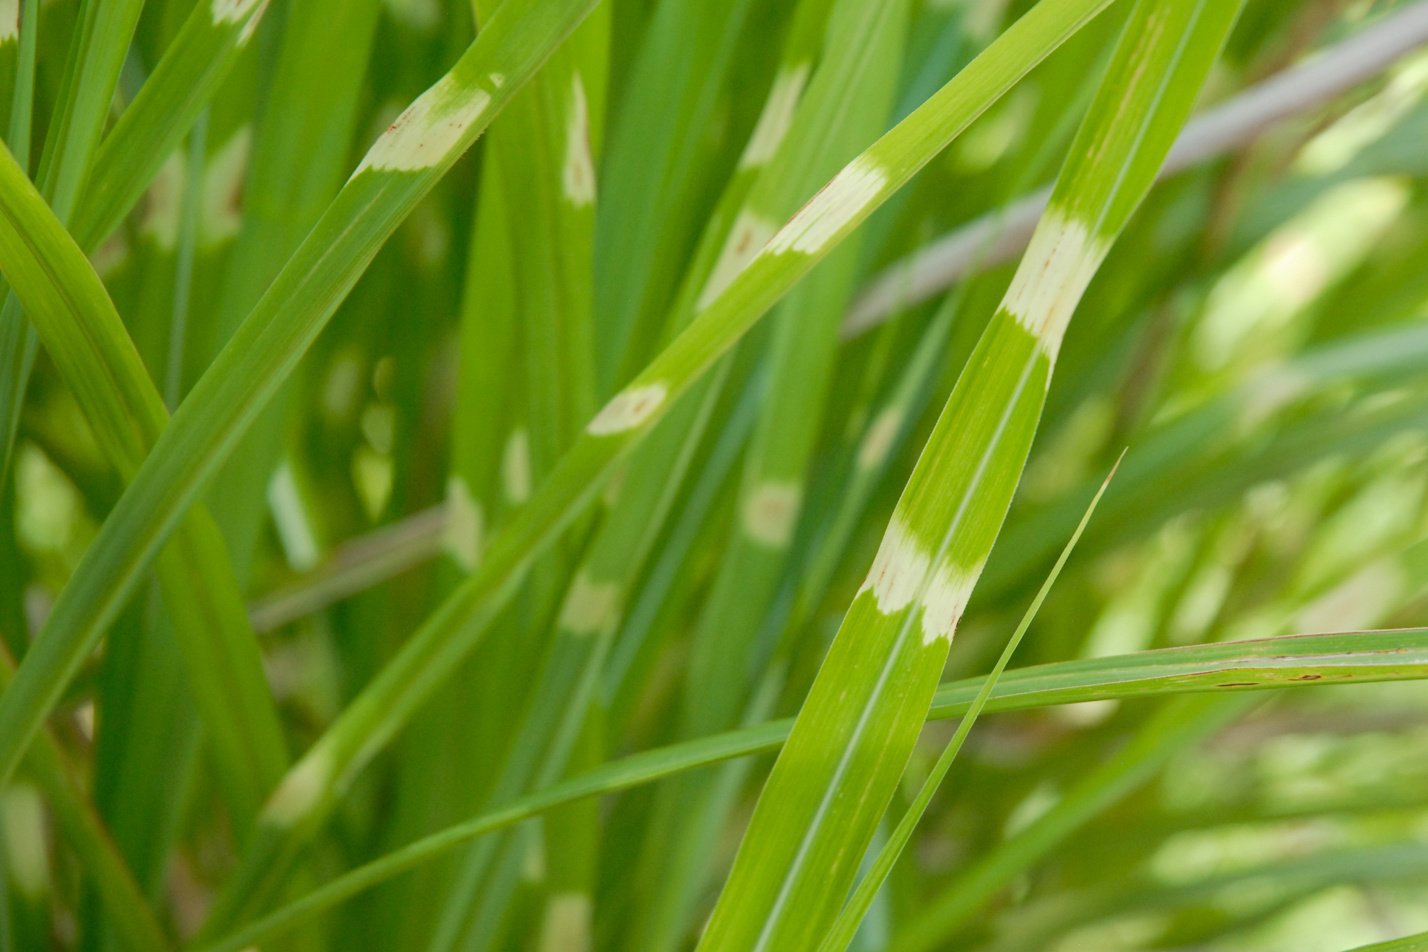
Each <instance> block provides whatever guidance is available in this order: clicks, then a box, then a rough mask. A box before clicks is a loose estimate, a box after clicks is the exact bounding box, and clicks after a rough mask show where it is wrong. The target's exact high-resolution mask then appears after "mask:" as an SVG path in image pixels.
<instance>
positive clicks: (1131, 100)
mask: <svg viewBox="0 0 1428 952" xmlns="http://www.w3.org/2000/svg"><path fill="white" fill-rule="evenodd" d="M1238 9H1239V7H1238V4H1237V3H1231V2H1226V3H1204V2H1196V3H1193V4H1181V3H1156V2H1142V3H1138V4H1137V5H1136V6H1135V7H1134V8H1133V9H1132V12H1131V15H1130V19H1129V21H1128V24H1127V26H1126V28H1125V31H1124V33H1123V34H1122V40H1121V43H1120V46H1119V47H1118V48H1117V53H1116V55H1115V56H1114V57H1113V59H1112V62H1111V65H1110V67H1109V68H1108V70H1107V74H1106V77H1105V79H1104V80H1103V81H1102V85H1101V89H1100V91H1099V93H1098V95H1097V98H1096V100H1095V101H1093V103H1092V105H1091V109H1090V112H1089V114H1088V117H1087V119H1086V122H1085V124H1083V126H1082V128H1081V132H1080V134H1079V135H1078V137H1077V139H1076V141H1075V142H1074V143H1073V144H1072V147H1071V152H1070V155H1069V157H1068V159H1067V163H1066V165H1065V167H1064V168H1063V170H1062V173H1061V176H1060V177H1059V178H1058V181H1057V186H1056V189H1055V190H1054V192H1053V197H1052V203H1051V205H1050V207H1049V209H1048V213H1047V215H1046V216H1045V217H1044V218H1043V219H1042V222H1041V224H1040V225H1039V226H1038V229H1037V233H1036V236H1035V237H1034V238H1033V240H1032V244H1031V247H1030V248H1029V250H1028V252H1027V255H1026V257H1025V258H1024V259H1023V261H1022V265H1021V267H1020V268H1019V269H1018V272H1017V275H1016V277H1014V278H1013V281H1012V286H1011V288H1010V290H1009V291H1008V292H1007V295H1006V297H1005V298H1004V299H1003V304H1002V307H1001V308H999V309H998V311H997V313H996V315H995V316H994V317H993V319H992V323H991V324H990V325H989V327H988V329H987V331H986V333H985V334H984V335H983V337H982V340H981V342H980V343H979V344H978V346H977V350H976V351H975V352H974V353H973V355H972V357H971V359H970V361H969V363H968V365H967V368H966V369H965V370H964V371H963V374H962V376H961V378H960V379H959V380H958V383H957V386H956V388H955V389H954V390H953V392H952V396H951V397H950V398H949V399H948V402H947V406H946V407H945V408H944V410H943V413H942V416H941V418H940V419H939V421H938V424H937V428H936V429H935V430H934V431H933V434H932V436H931V438H930V439H929V441H928V444H927V446H926V447H925V448H924V450H923V455H922V457H921V460H920V461H919V464H918V466H917V468H916V469H915V470H914V471H913V474H912V477H911V479H910V480H909V482H908V485H907V488H906V489H905V490H904V492H903V495H902V498H901V500H900V501H899V503H898V507H897V509H896V510H895V511H894V514H893V518H892V522H891V524H890V525H889V527H888V531H887V534H886V535H885V536H884V538H883V543H882V548H881V549H880V550H879V553H878V557H877V559H876V560H875V561H874V563H873V567H872V569H871V571H870V573H869V576H868V580H867V582H865V583H864V586H863V588H862V590H861V591H860V593H859V595H858V596H857V597H856V598H855V599H854V601H853V604H852V606H851V607H850V609H849V611H848V614H847V615H846V616H845V618H844V621H843V625H842V627H841V628H840V630H839V633H838V635H837V636H836V637H835V639H834V642H833V646H832V648H831V649H830V651H829V654H828V656H827V658H826V659H825V661H824V664H823V667H822V669H821V670H820V672H819V675H818V677H817V678H816V679H815V681H814V684H813V687H812V689H811V691H810V693H809V695H808V698H807V700H806V701H805V702H804V705H803V707H802V709H801V711H800V714H799V719H798V721H797V722H796V723H795V726H794V732H793V734H792V735H791V737H790V740H789V743H788V744H787V745H785V747H784V749H783V751H782V752H781V754H780V756H779V760H778V762H777V763H776V764H775V766H774V769H773V773H772V774H771V775H770V777H769V780H768V783H767V785H766V786H765V788H764V791H763V794H762V795H761V796H760V798H759V804H758V806H757V807H756V809H755V811H754V815H753V818H752V820H751V821H750V825H749V829H748V831H747V832H746V833H745V836H744V840H743V843H742V844H741V846H740V850H739V854H738V856H737V857H736V859H735V862H734V868H733V871H732V872H731V873H730V876H729V881H728V883H727V884H726V885H725V888H724V892H723V893H722V894H721V896H720V898H719V903H718V905H717V906H716V907H715V911H714V916H713V919H712V920H711V922H710V925H709V928H708V930H707V931H706V932H705V933H704V936H703V938H702V940H701V942H700V946H699V947H700V948H701V949H711V950H712V949H765V948H780V947H785V946H789V945H792V946H803V945H807V944H809V943H810V942H815V941H817V938H818V937H819V936H821V935H822V934H823V933H824V932H825V930H826V929H827V928H828V926H829V925H830V924H831V922H832V920H833V917H834V915H835V914H836V910H837V907H838V904H840V903H841V902H842V900H843V898H844V896H845V895H846V890H847V889H848V888H849V886H850V885H851V882H852V877H853V875H854V874H855V873H856V869H857V863H858V861H859V859H860V858H861V856H862V854H863V852H864V851H865V850H866V849H867V846H868V843H869V841H870V840H871V837H872V835H873V831H874V829H875V827H876V825H877V823H878V820H879V817H880V815H881V814H882V812H883V810H884V808H885V807H886V804H887V802H888V799H889V798H890V797H891V796H892V793H893V789H894V787H895V786H896V784H897V781H898V778H899V777H900V775H901V773H902V770H903V767H904V765H905V763H906V760H907V757H908V755H909V754H910V753H911V750H912V745H913V743H914V741H915V739H916V736H917V732H918V730H919V729H920V726H921V723H922V720H923V716H924V714H925V712H926V707H927V705H928V704H929V703H930V702H931V699H932V694H933V691H934V689H935V686H936V679H937V677H938V675H939V673H940V672H941V670H942V667H943V664H944V663H945V661H946V658H947V651H948V648H949V647H950V643H951V639H952V633H953V629H954V627H955V625H956V623H957V620H958V618H959V616H960V615H961V613H962V611H963V608H964V607H965V605H966V602H967V599H968V597H969V596H970V595H971V591H972V587H973V585H975V583H976V581H977V578H978V576H979V575H980V574H981V569H982V566H983V564H984V563H985V561H986V558H987V555H988V553H989V552H990V551H991V548H992V544H993V542H994V541H995V539H996V536H997V533H998V531H999V530H1000V527H1001V522H1002V520H1003V519H1004V518H1005V516H1006V512H1007V509H1008V508H1009V506H1010V504H1011V496H1012V492H1013V490H1014V488H1015V486H1016V484H1017V482H1018V479H1019V477H1020V473H1021V470H1022V468H1023V466H1024V465H1025V460H1026V456H1027V452H1028V450H1029V449H1030V446H1031V441H1032V436H1033V434H1034V432H1035V429H1036V426H1037V423H1038V421H1039V419H1040V416H1041V408H1042V404H1043V401H1044V399H1045V392H1046V389H1047V387H1048V385H1049V381H1050V376H1051V366H1052V361H1054V359H1055V356H1056V353H1057V351H1058V349H1059V347H1060V343H1061V337H1062V335H1063V334H1064V332H1065V329H1066V326H1067V324H1068V323H1069V321H1070V318H1071V313H1072V311H1073V310H1074V308H1075V306H1076V303H1077V302H1078V300H1079V298H1080V296H1081V294H1082V292H1083V291H1084V289H1085V287H1086V285H1087V284H1089V282H1090V279H1091V277H1092V275H1094V273H1095V271H1096V269H1097V268H1098V267H1099V265H1100V262H1101V260H1102V259H1103V258H1104V256H1105V254H1106V252H1107V250H1108V249H1109V246H1110V244H1111V242H1113V241H1114V239H1115V237H1116V235H1118V234H1119V232H1120V231H1121V229H1122V228H1123V227H1124V225H1125V223H1126V221H1127V220H1128V219H1129V217H1130V214H1131V212H1132V211H1133V210H1134V209H1135V207H1136V206H1137V205H1138V204H1139V202H1140V200H1141V198H1142V197H1143V196H1144V194H1145V192H1146V190H1147V189H1148V188H1149V186H1150V184H1151V182H1152V181H1153V180H1154V177H1155V173H1156V171H1157V170H1158V169H1159V167H1160V163H1161V161H1162V160H1163V159H1164V157H1165V154H1166V152H1167V151H1168V150H1169V148H1170V145H1171V142H1172V141H1173V139H1174V136H1175V134H1176V133H1177V132H1178V130H1179V127H1180V125H1181V123H1183V122H1184V119H1185V117H1186V115H1188V113H1189V111H1190V108H1191V106H1192V105H1193V104H1194V100H1195V97H1196V95H1197V94H1198V92H1199V88H1200V85H1201V83H1202V82H1203V81H1204V78H1205V76H1206V75H1207V74H1208V72H1209V70H1210V67H1211V65H1212V64H1213V63H1214V61H1215V59H1216V57H1217V56H1218V55H1219V51H1220V47H1221V45H1222V44H1223V43H1224V40H1225V37H1226V36H1227V35H1228V33H1229V29H1230V26H1231V25H1232V24H1233V22H1234V20H1235V16H1236V14H1237V13H1238Z"/></svg>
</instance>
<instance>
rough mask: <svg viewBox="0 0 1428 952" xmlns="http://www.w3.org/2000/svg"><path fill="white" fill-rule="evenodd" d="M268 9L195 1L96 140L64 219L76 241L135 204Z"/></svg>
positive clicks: (249, 0) (101, 233)
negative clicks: (85, 177)
mask: <svg viewBox="0 0 1428 952" xmlns="http://www.w3.org/2000/svg"><path fill="white" fill-rule="evenodd" d="M267 9H268V0H238V2H235V0H203V2H200V3H198V4H196V5H195V6H194V8H193V12H192V13H190V14H189V16H188V19H187V20H186V21H184V25H183V29H181V30H180V31H179V33H178V35H177V36H175V37H174V40H173V43H172V44H170V46H169V48H168V49H167V50H166V51H165V52H164V56H163V58H162V59H160V60H159V62H158V64H157V65H156V66H155V67H154V71H153V73H151V74H150V75H149V78H148V80H147V81H146V82H145V83H144V85H143V87H142V88H140V90H139V95H138V96H136V97H135V98H134V101H133V102H131V103H130V104H129V107H128V108H127V109H125V110H124V112H123V114H122V115H121V116H120V117H119V121H118V122H117V123H115V125H114V128H113V129H112V130H111V131H110V132H109V134H108V135H106V136H105V137H104V140H103V142H101V143H100V145H99V149H98V151H97V153H96V154H95V156H94V171H93V173H92V174H91V176H90V178H89V181H88V183H87V184H86V185H85V188H84V192H83V196H82V198H81V199H80V200H79V202H78V204H77V205H76V207H75V212H74V218H73V221H72V222H71V223H70V224H71V230H72V232H73V234H74V237H75V240H76V241H77V242H78V243H79V246H80V247H81V248H84V249H86V250H87V249H92V248H94V247H96V246H97V245H98V244H99V243H100V242H101V241H103V240H104V239H105V238H107V237H108V236H109V234H110V233H111V232H112V231H113V230H114V229H115V227H117V226H118V224H119V222H120V221H122V220H123V218H124V216H125V215H126V214H128V213H129V210H130V209H131V208H133V207H134V204H135V203H136V202H137V201H138V200H139V197H140V196H141V195H142V194H143V192H144V189H145V188H147V187H148V185H149V183H150V182H151V181H152V180H153V178H154V174H155V173H156V172H158V170H159V166H160V165H161V164H163V162H164V160H165V159H166V158H167V157H168V155H169V153H170V152H171V151H173V149H174V148H176V147H177V146H178V144H179V141H180V140H181V139H182V138H183V136H184V133H186V132H187V131H188V130H189V129H190V128H191V127H192V126H193V123H194V121H195V120H197V119H198V116H199V114H200V113H201V112H202V111H203V109H204V107H205V106H207V105H208V103H209V101H210V100H211V99H212V98H213V95H214V93H215V92H216V91H217V89H218V86H219V84H220V83H222V82H223V80H224V78H225V77H226V76H227V75H228V73H229V71H230V69H231V67H232V66H233V62H234V60H236V59H237V57H238V56H239V55H240V54H241V53H242V52H243V50H244V49H245V47H247V45H248V42H249V41H250V40H251V39H252V38H253V34H254V33H255V32H256V31H257V29H258V26H259V25H260V24H261V22H262V20H263V14H264V13H265V12H266V11H267Z"/></svg>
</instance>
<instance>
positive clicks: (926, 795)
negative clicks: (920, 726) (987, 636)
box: [819, 453, 1125, 952]
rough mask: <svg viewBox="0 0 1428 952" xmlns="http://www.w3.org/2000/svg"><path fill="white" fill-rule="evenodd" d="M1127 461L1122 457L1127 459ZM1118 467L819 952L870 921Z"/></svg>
mask: <svg viewBox="0 0 1428 952" xmlns="http://www.w3.org/2000/svg"><path fill="white" fill-rule="evenodd" d="M1124 455H1125V454H1124V453H1122V458H1124ZM1119 465H1120V460H1117V461H1116V466H1113V467H1112V468H1111V471H1110V473H1109V474H1107V476H1106V478H1105V480H1104V481H1103V482H1102V483H1101V485H1100V488H1098V489H1097V490H1096V495H1095V496H1093V497H1091V503H1090V505H1088V506H1087V507H1086V512H1085V514H1084V515H1083V516H1082V517H1081V521H1080V522H1079V523H1078V524H1077V526H1076V531H1075V532H1073V533H1072V534H1071V538H1070V539H1068V540H1067V542H1066V546H1065V548H1063V549H1062V550H1061V555H1060V557H1058V558H1057V560H1056V564H1055V565H1054V566H1052V568H1051V574H1049V575H1048V576H1047V577H1046V581H1044V582H1042V583H1041V588H1040V589H1038V590H1037V593H1036V597H1034V598H1033V599H1032V600H1031V604H1030V605H1029V606H1027V609H1026V613H1025V614H1024V615H1022V617H1021V621H1020V622H1019V623H1018V624H1017V626H1016V631H1014V632H1012V636H1011V638H1010V639H1008V640H1007V643H1006V647H1004V648H1003V649H1002V653H1001V655H1000V656H999V657H998V658H997V663H996V664H995V665H993V666H992V670H991V673H990V674H988V675H987V677H986V679H985V680H984V681H983V682H982V686H981V688H980V689H979V690H978V691H977V696H976V697H974V698H972V703H971V704H970V705H969V706H968V708H967V713H966V714H963V715H962V719H961V720H960V721H959V722H958V723H957V730H956V731H955V732H954V733H953V734H952V739H951V740H949V741H948V742H947V746H946V747H945V748H944V749H943V751H942V754H941V756H939V757H938V758H937V763H935V764H934V765H933V767H932V771H931V772H930V773H929V774H928V775H927V779H926V780H924V781H923V783H922V787H921V789H919V790H918V791H917V796H916V797H914V798H913V801H912V804H911V805H910V806H909V807H908V808H907V812H906V813H904V814H903V817H902V819H901V820H899V821H898V824H897V826H896V827H895V828H894V829H893V831H892V833H891V834H890V835H889V836H888V839H887V842H886V843H884V844H883V845H882V846H881V847H880V848H879V849H878V855H877V858H876V859H875V860H873V864H872V866H870V867H869V868H868V870H867V872H865V873H864V874H863V878H862V879H861V880H860V881H859V882H858V886H857V888H856V889H854V890H853V895H852V896H851V897H850V898H849V899H848V902H847V904H846V905H845V906H844V907H843V911H842V912H840V913H839V914H838V918H837V920H836V921H835V922H834V923H833V926H832V928H830V929H829V930H828V933H827V935H825V936H824V937H823V940H822V942H821V943H820V945H819V950H820V952H842V950H844V949H846V948H848V946H849V945H851V944H852V942H853V938H854V936H856V935H857V932H858V928H859V927H860V926H861V925H862V923H863V919H864V918H866V917H867V915H868V910H869V909H871V908H872V905H873V900H874V899H876V898H877V895H878V892H879V890H881V889H882V887H883V883H884V882H886V881H887V878H888V874H889V873H891V872H892V868H893V865H894V864H895V863H896V862H897V860H898V857H900V856H901V855H902V851H903V850H904V849H905V848H906V847H907V844H908V841H909V840H911V839H912V833H913V830H915V829H916V828H917V824H918V822H919V821H921V819H922V815H923V814H924V813H925V812H927V805H928V804H929V803H931V802H932V797H933V795H934V794H936V793H937V788H938V787H939V786H941V785H942V781H943V780H944V779H946V777H947V771H948V770H950V769H951V768H952V761H954V760H956V759H957V754H958V753H960V752H961V750H962V744H963V743H964V742H965V741H966V740H967V735H968V734H969V733H971V731H972V725H973V724H975V723H976V722H977V718H978V717H980V716H981V713H982V709H983V708H985V707H986V705H987V700H988V698H990V697H991V696H992V691H993V690H994V689H995V688H996V686H997V681H998V680H999V679H1000V678H1001V676H1002V672H1004V671H1005V670H1006V667H1007V664H1008V663H1009V662H1010V661H1011V658H1012V655H1013V654H1015V653H1016V649H1017V646H1018V645H1020V644H1021V639H1022V638H1023V637H1024V636H1025V635H1026V630H1027V629H1028V628H1030V627H1031V623H1032V621H1033V620H1034V619H1035V618H1036V613H1037V612H1038V611H1040V610H1041V606H1042V603H1043V602H1045V601H1046V596H1047V594H1048V593H1050V591H1051V586H1053V585H1055V584H1056V579H1057V577H1059V576H1060V575H1061V570H1062V569H1063V568H1065V566H1066V561H1067V559H1069V558H1071V552H1072V551H1073V550H1074V549H1075V548H1076V543H1077V542H1079V541H1080V540H1081V533H1083V532H1085V531H1086V524H1087V523H1089V522H1090V521H1091V516H1092V515H1093V514H1094V513H1095V511H1096V506H1097V505H1098V504H1099V503H1100V502H1101V497H1102V496H1104V495H1105V494H1106V487H1107V486H1109V485H1110V484H1111V480H1112V479H1114V478H1115V475H1116V467H1118V466H1119Z"/></svg>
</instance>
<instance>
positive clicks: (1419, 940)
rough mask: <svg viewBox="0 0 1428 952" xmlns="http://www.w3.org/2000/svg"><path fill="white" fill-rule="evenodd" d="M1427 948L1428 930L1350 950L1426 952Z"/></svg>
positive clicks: (1367, 951) (1356, 951)
mask: <svg viewBox="0 0 1428 952" xmlns="http://www.w3.org/2000/svg"><path fill="white" fill-rule="evenodd" d="M1425 949H1428V932H1419V933H1416V934H1414V935H1406V936H1404V937H1403V938H1401V939H1389V940H1388V941H1387V942H1374V943H1372V944H1370V945H1361V946H1359V947H1358V948H1355V949H1351V950H1349V952H1424V950H1425Z"/></svg>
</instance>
